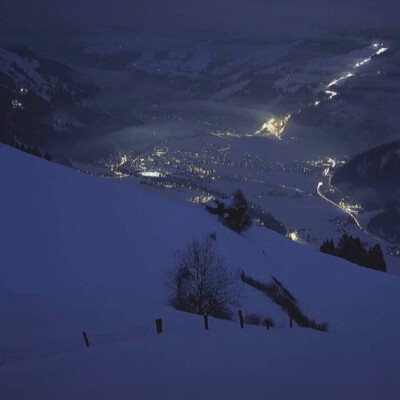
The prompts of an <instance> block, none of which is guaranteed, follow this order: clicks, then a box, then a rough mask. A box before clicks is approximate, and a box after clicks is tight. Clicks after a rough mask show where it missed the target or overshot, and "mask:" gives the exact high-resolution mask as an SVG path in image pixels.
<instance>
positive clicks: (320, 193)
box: [317, 182, 367, 233]
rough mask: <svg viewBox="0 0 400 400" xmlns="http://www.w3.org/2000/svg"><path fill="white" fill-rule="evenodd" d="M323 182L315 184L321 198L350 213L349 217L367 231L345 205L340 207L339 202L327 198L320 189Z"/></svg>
mask: <svg viewBox="0 0 400 400" xmlns="http://www.w3.org/2000/svg"><path fill="white" fill-rule="evenodd" d="M323 184H324V182H318V185H317V193H318V195H319V197H321V198H322V199H324V200H325V201H327V202H328V203H331V204H332V205H334V206H335V207H337V208H340V209H341V210H342V211H344V212H345V213H346V214H348V215H350V217H351V218H352V219H353V221H354V222H355V223H356V225H357V226H358V227H359V228H360V229H361V230H362V231H363V232H365V233H367V232H366V231H365V229H364V228H363V227H362V225H361V224H360V222H359V221H358V219H357V217H356V216H355V215H354V214H353V213H352V212H351V211H349V210H347V209H346V208H345V207H342V206H341V205H340V204H337V203H335V202H334V201H332V200H330V199H328V198H327V197H326V196H325V195H324V194H323V193H322V191H321V187H322V186H323Z"/></svg>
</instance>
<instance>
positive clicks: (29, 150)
mask: <svg viewBox="0 0 400 400" xmlns="http://www.w3.org/2000/svg"><path fill="white" fill-rule="evenodd" d="M14 147H15V148H17V149H18V150H21V151H24V152H25V153H29V154H32V155H34V156H36V157H40V158H44V159H45V160H48V161H52V158H51V155H50V154H49V153H48V152H47V151H46V152H45V153H44V154H42V153H41V152H40V150H39V149H38V148H37V146H34V147H31V146H25V145H24V144H18V143H16V144H15V146H14Z"/></svg>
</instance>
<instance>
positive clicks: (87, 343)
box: [82, 332, 89, 347]
mask: <svg viewBox="0 0 400 400" xmlns="http://www.w3.org/2000/svg"><path fill="white" fill-rule="evenodd" d="M82 336H83V340H84V341H85V346H86V347H89V339H88V337H87V334H86V332H82Z"/></svg>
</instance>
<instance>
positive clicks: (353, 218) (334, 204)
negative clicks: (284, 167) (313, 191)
mask: <svg viewBox="0 0 400 400" xmlns="http://www.w3.org/2000/svg"><path fill="white" fill-rule="evenodd" d="M328 161H330V162H331V163H332V167H334V166H335V165H336V163H335V161H334V160H332V159H329V160H328ZM324 175H325V174H324ZM326 176H329V180H328V185H329V186H330V181H331V177H332V176H331V175H330V174H329V168H327V171H326ZM323 185H324V182H322V181H320V182H318V184H317V193H318V196H319V197H321V199H323V200H325V201H327V202H328V203H330V204H332V205H333V206H335V207H337V208H340V209H341V210H342V211H344V212H345V213H346V214H347V215H349V216H350V217H351V218H352V220H353V221H354V222H355V224H356V225H357V227H358V228H359V229H360V230H361V231H362V232H364V233H365V234H366V235H368V236H369V237H371V238H373V239H375V240H377V241H378V242H381V243H385V244H390V243H388V242H386V241H385V240H383V239H382V238H380V237H378V236H375V235H373V234H372V233H370V232H368V231H367V230H366V228H364V227H363V226H362V225H361V223H360V221H359V220H358V218H357V217H356V216H355V215H354V213H352V212H351V211H350V210H348V209H347V208H346V207H343V206H341V205H340V204H338V203H335V202H334V201H332V200H330V199H328V197H326V196H325V195H324V194H323V192H322V190H321V188H322V186H323Z"/></svg>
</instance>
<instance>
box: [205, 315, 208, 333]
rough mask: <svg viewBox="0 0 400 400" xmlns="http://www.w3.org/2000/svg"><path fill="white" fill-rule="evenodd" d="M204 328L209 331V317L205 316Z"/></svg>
mask: <svg viewBox="0 0 400 400" xmlns="http://www.w3.org/2000/svg"><path fill="white" fill-rule="evenodd" d="M204 328H205V330H206V331H208V315H207V314H204Z"/></svg>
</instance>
